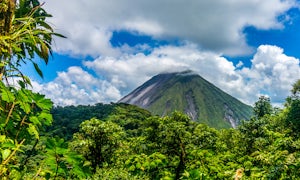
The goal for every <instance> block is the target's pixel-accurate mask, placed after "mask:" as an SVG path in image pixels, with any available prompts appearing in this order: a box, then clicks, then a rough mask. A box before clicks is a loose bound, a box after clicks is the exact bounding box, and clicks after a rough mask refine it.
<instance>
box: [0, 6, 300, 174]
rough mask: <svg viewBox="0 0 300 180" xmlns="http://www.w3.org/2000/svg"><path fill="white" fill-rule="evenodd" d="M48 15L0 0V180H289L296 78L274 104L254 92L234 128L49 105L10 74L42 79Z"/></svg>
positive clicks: (299, 164) (299, 144)
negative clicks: (246, 114) (279, 104)
mask: <svg viewBox="0 0 300 180" xmlns="http://www.w3.org/2000/svg"><path fill="white" fill-rule="evenodd" d="M50 16H51V15H49V14H47V12H45V10H44V9H43V8H42V4H40V3H39V1H38V0H19V1H18V2H16V1H14V0H3V1H1V2H0V35H1V36H0V51H1V52H0V79H1V81H0V178H1V179H299V177H300V171H299V168H300V151H299V150H300V139H299V138H300V137H299V131H300V86H299V84H300V81H297V82H295V84H294V86H293V88H292V89H291V96H289V97H287V99H286V102H285V106H284V107H283V108H282V109H279V108H273V107H272V106H271V103H270V99H269V98H267V97H261V98H259V99H258V101H257V102H256V103H255V104H254V116H253V117H252V118H251V119H250V120H249V121H243V122H242V123H241V124H240V125H239V126H238V127H237V128H236V129H220V130H217V129H215V128H211V127H209V126H207V125H205V124H199V123H196V122H193V121H191V120H190V119H189V117H188V116H186V115H184V114H182V113H180V112H173V113H172V114H171V115H169V116H166V117H159V116H153V115H151V114H150V113H149V112H148V111H146V110H143V109H140V108H137V107H135V106H131V105H126V104H111V105H103V104H97V105H94V106H77V107H75V106H74V107H55V108H53V103H52V101H51V100H50V99H47V98H45V96H44V95H42V94H38V93H34V92H33V91H31V90H30V86H31V84H30V79H29V78H28V77H26V76H25V75H24V74H23V73H22V72H21V71H20V65H21V64H22V63H32V64H33V66H34V67H35V69H36V71H37V73H38V74H40V75H41V76H43V74H42V71H41V70H40V69H39V67H38V64H37V63H36V62H35V58H34V57H36V56H38V57H40V58H41V59H43V60H44V62H45V63H47V62H48V58H49V56H51V42H52V37H53V36H60V37H63V36H62V35H59V34H56V33H55V32H53V30H52V28H51V26H50V25H48V24H47V23H46V22H45V19H46V18H48V17H50ZM89 111H90V112H93V113H89ZM84 112H86V113H88V114H89V115H90V116H89V117H88V116H85V115H83V113H84ZM70 114H71V116H70ZM66 115H68V116H66ZM53 117H54V119H53ZM66 117H70V118H66ZM83 117H88V118H87V119H82V118H83Z"/></svg>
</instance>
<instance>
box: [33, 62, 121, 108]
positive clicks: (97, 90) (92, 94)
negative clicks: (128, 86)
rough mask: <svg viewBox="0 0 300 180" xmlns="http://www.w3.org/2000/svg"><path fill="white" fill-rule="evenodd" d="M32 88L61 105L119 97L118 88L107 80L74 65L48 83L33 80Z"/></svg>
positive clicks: (84, 103)
mask: <svg viewBox="0 0 300 180" xmlns="http://www.w3.org/2000/svg"><path fill="white" fill-rule="evenodd" d="M33 89H34V90H35V91H37V92H40V93H43V94H45V95H46V97H48V98H50V99H51V100H52V101H53V102H54V103H55V104H56V105H61V106H66V105H78V104H83V105H86V104H95V103H98V102H106V103H109V102H111V101H116V100H118V99H120V97H121V95H120V92H119V90H118V89H117V88H116V87H114V86H112V85H111V84H110V83H109V82H107V81H105V80H99V79H97V78H95V77H93V76H92V75H91V74H89V73H88V72H87V71H84V70H83V69H82V68H80V67H76V66H72V67H69V68H68V71H67V72H60V73H58V76H57V78H56V79H54V80H53V81H51V82H49V83H45V84H39V83H37V82H33Z"/></svg>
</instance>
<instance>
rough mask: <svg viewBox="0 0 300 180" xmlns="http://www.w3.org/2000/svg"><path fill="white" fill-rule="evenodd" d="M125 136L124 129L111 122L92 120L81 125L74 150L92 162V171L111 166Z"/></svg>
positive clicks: (75, 139)
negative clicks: (107, 165)
mask: <svg viewBox="0 0 300 180" xmlns="http://www.w3.org/2000/svg"><path fill="white" fill-rule="evenodd" d="M123 135H124V131H123V129H122V128H121V127H120V126H119V125H117V124H115V123H113V122H110V121H106V122H103V121H100V120H98V119H91V120H87V121H84V122H83V123H82V124H81V125H80V131H79V132H78V133H75V134H74V138H73V142H72V148H73V150H75V151H77V152H79V153H82V154H83V156H84V157H85V158H86V159H87V160H89V161H90V162H91V166H92V169H93V170H94V171H95V170H96V168H97V167H100V168H101V167H103V165H104V163H107V164H111V163H113V162H112V157H113V155H114V153H115V151H116V150H117V149H118V148H119V147H120V145H121V144H120V143H121V142H120V141H121V138H122V136H123Z"/></svg>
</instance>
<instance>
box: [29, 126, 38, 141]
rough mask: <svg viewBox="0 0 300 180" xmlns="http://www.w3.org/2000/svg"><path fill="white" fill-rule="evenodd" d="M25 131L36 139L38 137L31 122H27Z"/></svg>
mask: <svg viewBox="0 0 300 180" xmlns="http://www.w3.org/2000/svg"><path fill="white" fill-rule="evenodd" d="M27 131H28V133H29V134H30V135H34V137H35V138H36V139H39V133H38V131H37V130H36V128H35V126H34V125H33V124H29V126H28V128H27Z"/></svg>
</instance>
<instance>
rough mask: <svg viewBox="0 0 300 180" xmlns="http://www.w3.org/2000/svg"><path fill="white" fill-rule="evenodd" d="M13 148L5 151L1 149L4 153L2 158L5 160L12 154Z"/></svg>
mask: <svg viewBox="0 0 300 180" xmlns="http://www.w3.org/2000/svg"><path fill="white" fill-rule="evenodd" d="M10 153H11V150H10V149H4V150H3V151H1V154H2V159H3V160H5V159H7V158H8V156H9V155H10Z"/></svg>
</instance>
